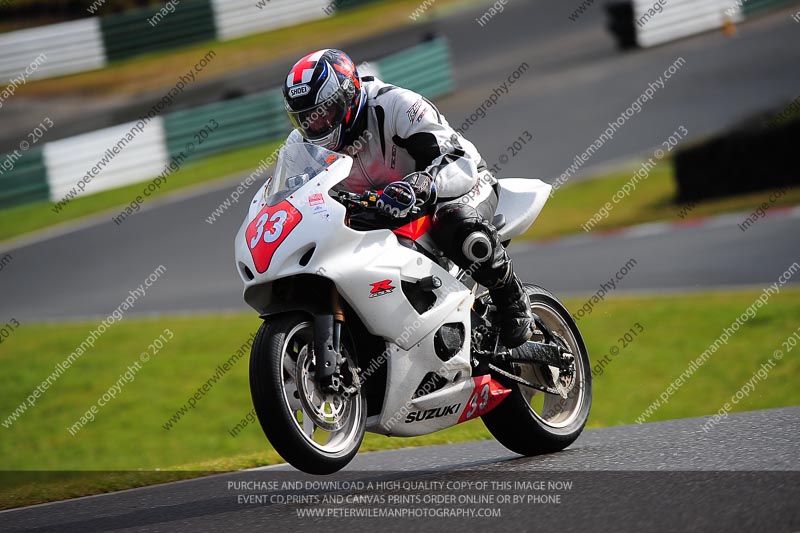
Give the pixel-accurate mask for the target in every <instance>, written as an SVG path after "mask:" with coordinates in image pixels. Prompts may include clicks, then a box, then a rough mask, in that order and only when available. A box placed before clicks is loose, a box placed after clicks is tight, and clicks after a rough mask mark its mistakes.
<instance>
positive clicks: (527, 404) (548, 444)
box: [483, 284, 592, 455]
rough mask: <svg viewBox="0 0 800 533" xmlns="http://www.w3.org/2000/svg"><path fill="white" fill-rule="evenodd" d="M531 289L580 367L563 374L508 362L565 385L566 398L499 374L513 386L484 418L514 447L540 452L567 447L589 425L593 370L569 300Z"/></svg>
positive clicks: (529, 377)
mask: <svg viewBox="0 0 800 533" xmlns="http://www.w3.org/2000/svg"><path fill="white" fill-rule="evenodd" d="M525 290H526V292H527V293H528V299H529V300H530V305H531V310H532V311H533V312H534V313H536V314H537V315H538V316H539V318H541V319H542V322H544V323H545V325H547V327H548V328H550V330H551V331H552V332H553V333H555V334H556V335H557V336H558V337H559V340H560V341H561V342H563V343H564V344H565V345H566V347H567V348H568V349H569V350H570V353H572V354H573V355H574V356H575V372H574V374H573V375H572V376H571V377H569V378H564V377H559V373H558V369H556V368H555V367H550V366H547V365H541V364H540V365H531V364H517V363H513V364H512V365H510V368H508V370H510V371H511V372H512V373H514V374H516V375H518V376H520V377H522V378H524V379H525V380H526V381H528V382H531V383H535V384H539V385H543V386H547V387H551V388H552V387H554V386H555V387H556V388H562V389H563V390H564V391H565V392H566V398H563V397H562V396H560V395H555V394H548V393H545V392H542V391H539V390H536V389H533V388H531V387H528V386H525V385H523V384H521V383H518V382H515V381H513V380H511V379H509V378H507V377H504V376H497V379H498V381H500V382H501V383H503V384H504V385H506V386H507V387H508V388H510V389H512V392H511V394H510V395H509V396H508V398H506V399H505V401H503V403H501V404H500V405H499V406H498V407H497V408H495V409H494V410H493V411H491V412H489V413H487V414H486V415H484V416H483V421H484V423H485V424H486V427H487V428H488V429H489V431H490V432H491V433H492V435H494V437H495V438H496V439H497V440H498V441H499V442H500V443H501V444H503V445H504V446H505V447H506V448H508V449H509V450H511V451H513V452H516V453H519V454H522V455H539V454H543V453H552V452H557V451H561V450H563V449H564V448H566V447H567V446H569V445H570V444H572V443H573V442H574V441H575V439H577V438H578V435H580V434H581V431H583V428H584V426H585V425H586V421H587V419H588V418H589V410H590V408H591V405H592V375H591V367H590V365H589V355H588V353H587V351H586V345H585V344H584V342H583V337H581V333H580V331H578V327H577V325H576V324H575V321H574V320H573V319H572V316H570V314H569V312H568V311H567V309H566V308H565V307H564V305H563V304H562V303H561V302H560V301H559V300H558V299H557V298H556V297H555V296H553V295H552V294H551V293H550V292H548V291H547V290H545V289H543V288H541V287H538V286H536V285H530V284H526V285H525Z"/></svg>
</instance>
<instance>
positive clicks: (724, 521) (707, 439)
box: [0, 407, 800, 533]
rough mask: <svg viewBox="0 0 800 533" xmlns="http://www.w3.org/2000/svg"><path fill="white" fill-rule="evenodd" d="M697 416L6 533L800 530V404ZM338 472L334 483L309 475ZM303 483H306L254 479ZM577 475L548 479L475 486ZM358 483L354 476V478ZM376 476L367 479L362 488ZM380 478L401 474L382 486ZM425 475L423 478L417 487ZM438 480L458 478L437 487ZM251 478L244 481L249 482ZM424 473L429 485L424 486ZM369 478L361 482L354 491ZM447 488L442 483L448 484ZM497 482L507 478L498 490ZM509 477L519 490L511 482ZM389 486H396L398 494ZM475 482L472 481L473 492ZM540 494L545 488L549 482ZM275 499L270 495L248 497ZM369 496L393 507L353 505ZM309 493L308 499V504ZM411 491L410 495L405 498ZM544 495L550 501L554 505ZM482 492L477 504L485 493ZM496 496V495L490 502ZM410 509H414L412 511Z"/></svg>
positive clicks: (131, 494)
mask: <svg viewBox="0 0 800 533" xmlns="http://www.w3.org/2000/svg"><path fill="white" fill-rule="evenodd" d="M709 420H710V419H709V418H708V417H704V418H692V419H682V420H673V421H668V422H658V423H650V424H642V425H632V426H617V427H612V428H606V429H595V430H587V431H585V432H584V433H583V435H581V437H580V438H579V439H578V440H577V441H576V442H575V443H574V444H573V445H572V446H571V447H569V448H568V449H567V450H565V451H563V452H560V453H556V454H551V455H546V456H540V457H531V458H526V457H521V456H518V455H515V454H513V453H510V452H508V451H507V450H506V449H505V448H503V447H502V446H501V445H499V444H498V443H497V442H495V441H481V442H469V443H463V444H452V445H445V446H431V447H426V448H416V449H403V450H396V451H386V452H373V453H365V454H361V455H359V456H358V457H357V458H356V459H355V460H354V461H353V463H351V465H349V466H348V467H347V468H346V469H345V470H343V471H342V472H340V473H338V474H335V475H333V476H328V477H324V478H320V477H312V476H307V475H304V474H300V473H297V472H293V471H292V470H291V469H290V468H289V467H286V466H283V467H277V468H275V467H267V468H265V469H260V470H249V471H244V472H236V473H231V474H223V475H214V476H209V477H204V478H199V479H195V480H189V481H183V482H178V483H170V484H165V485H159V486H153V487H147V488H141V489H134V490H128V491H123V492H118V493H113V494H107V495H101V496H95V497H89V498H81V499H76V500H71V501H65V502H59V503H52V504H45V505H40V506H33V507H28V508H24V509H19V510H12V511H7V512H3V513H0V530H2V531H59V532H65V533H66V532H73V531H74V532H81V533H89V532H94V531H231V530H235V531H304V530H309V529H311V528H313V529H325V530H330V531H362V530H364V531H368V530H375V528H379V529H380V530H381V531H422V530H429V528H431V527H441V528H444V530H446V531H454V530H461V531H478V530H486V529H487V528H497V527H502V528H503V529H507V530H511V531H547V530H552V529H553V528H557V529H558V530H560V531H634V530H635V531H686V530H701V531H770V532H782V531H787V532H791V531H797V529H798V527H800V507H798V506H797V502H798V501H799V500H800V483H798V481H800V471H799V469H798V467H800V460H799V459H800V452H798V450H799V449H800V447H798V446H799V445H800V441H799V440H798V435H800V408H798V407H790V408H782V409H771V410H765V411H752V412H747V413H739V414H731V415H728V417H727V419H725V420H724V421H722V422H721V423H719V424H718V425H715V426H713V427H711V428H710V430H709V431H708V432H707V433H706V432H704V431H703V429H702V427H703V425H704V424H705V423H706V422H708V421H709ZM322 480H324V481H328V482H338V485H337V484H332V485H328V487H329V489H328V490H325V489H320V488H319V486H314V485H306V482H313V481H322ZM255 481H258V482H270V481H273V482H275V481H277V482H279V483H282V482H284V481H295V482H297V481H300V482H302V483H301V486H300V488H299V490H273V489H270V488H266V487H265V486H263V485H262V486H256V485H253V484H250V485H242V484H241V482H255ZM520 481H533V482H537V481H538V482H544V483H545V487H550V485H549V482H562V483H569V482H572V486H571V488H565V487H566V485H561V486H560V489H556V488H555V487H556V486H552V488H545V489H544V490H540V489H531V488H529V489H526V490H523V489H512V490H510V491H509V490H507V488H502V489H501V488H500V487H501V486H500V485H487V487H486V488H484V489H483V490H476V489H479V488H480V486H475V485H473V486H471V487H470V486H468V485H456V484H457V483H462V484H463V483H465V482H473V483H479V482H486V483H491V482H495V483H502V482H512V483H513V482H520ZM346 482H349V483H351V485H350V486H347V485H345V483H346ZM354 482H363V483H364V484H365V485H364V486H363V488H360V487H359V486H358V485H352V483H354ZM369 482H373V483H377V482H394V483H397V484H399V485H384V486H383V488H384V490H380V489H378V488H377V486H375V485H374V486H373V488H372V489H371V490H370V489H368V485H366V484H367V483H369ZM406 482H411V483H414V484H415V485H411V486H408V485H406V486H405V487H406V488H405V489H404V488H403V487H404V485H403V483H406ZM432 482H437V483H443V484H444V485H433V484H431V483H432ZM237 483H238V484H237ZM421 483H428V485H422V484H421ZM354 486H355V487H356V488H355V489H354V488H353V487H354ZM439 487H441V488H439ZM492 487H496V488H495V489H494V490H493V489H492ZM506 487H507V486H506ZM386 489H388V490H386ZM470 489H471V490H470ZM537 490H538V492H536V491H537ZM325 494H328V495H330V494H339V495H341V496H343V497H345V498H347V497H350V498H351V500H350V502H349V503H348V502H347V500H345V503H344V504H322V503H319V504H316V505H315V504H314V503H311V500H306V503H294V504H291V505H287V504H281V503H278V502H275V503H270V502H269V497H270V496H275V495H283V496H288V495H294V496H306V497H308V496H310V495H317V497H319V498H321V497H322V496H323V495H325ZM430 494H440V495H453V496H455V497H456V503H452V502H449V503H436V504H414V503H413V502H412V503H407V504H400V505H392V504H390V503H389V500H388V498H389V496H390V495H406V496H408V495H419V496H420V497H421V498H422V497H424V496H425V495H430ZM481 494H482V495H484V496H485V495H488V494H493V495H494V496H495V498H497V497H498V495H500V494H509V495H513V494H516V495H523V496H525V497H526V499H527V495H530V494H541V495H546V496H551V497H552V496H556V495H560V498H559V500H560V503H555V502H554V500H545V501H549V503H537V501H536V500H534V501H533V502H531V503H527V502H526V503H525V504H519V503H517V504H498V503H497V500H495V501H494V503H488V504H487V503H468V504H460V503H458V499H459V498H461V497H462V496H469V495H472V496H475V495H481ZM258 495H261V496H262V497H263V496H266V497H267V501H263V500H253V499H251V500H248V499H247V498H248V496H258ZM355 495H367V496H371V497H373V498H374V497H376V496H383V497H384V498H386V504H383V505H373V504H369V503H364V502H363V500H362V503H353V500H352V498H353V497H354V496H355ZM295 501H297V500H295ZM395 501H397V500H395ZM541 501H542V500H539V502H541ZM473 502H474V500H473ZM484 502H485V500H484ZM315 508H317V509H318V508H331V509H340V511H339V512H343V511H341V509H350V510H358V509H368V508H396V509H408V510H413V509H415V508H448V509H457V508H462V509H470V508H473V509H478V508H481V509H500V511H501V516H500V517H499V518H498V517H494V518H478V517H470V518H468V517H460V518H459V517H449V518H424V519H423V518H416V517H413V516H410V517H406V518H385V517H384V518H366V517H346V516H338V517H333V516H330V517H326V518H321V517H314V518H311V517H299V516H298V514H297V513H298V510H301V511H302V510H303V509H305V510H308V509H315ZM407 512H410V511H407Z"/></svg>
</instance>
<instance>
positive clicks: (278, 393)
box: [250, 313, 367, 474]
mask: <svg viewBox="0 0 800 533" xmlns="http://www.w3.org/2000/svg"><path fill="white" fill-rule="evenodd" d="M313 344H314V326H313V322H312V321H311V319H310V318H309V317H307V316H305V315H302V314H295V313H293V314H289V315H283V316H280V317H277V318H274V319H268V320H265V321H264V323H263V324H262V325H261V328H260V329H259V331H258V335H257V336H256V339H255V342H254V343H253V348H252V350H251V354H250V393H251V395H252V398H253V405H254V407H255V410H256V414H257V415H258V420H259V422H260V423H261V428H262V429H263V430H264V434H265V435H266V436H267V438H268V439H269V441H270V443H272V445H273V446H274V447H275V450H276V451H277V452H278V453H279V454H280V455H281V457H283V458H284V459H286V460H287V461H288V462H289V463H290V464H291V465H292V466H294V467H295V468H297V469H299V470H302V471H303V472H307V473H309V474H331V473H333V472H336V471H338V470H340V469H342V468H343V467H344V466H345V465H347V463H349V462H350V461H351V460H352V459H353V457H354V456H355V455H356V453H358V448H359V446H361V441H362V439H363V438H364V431H365V427H366V418H367V405H366V400H365V398H364V397H363V396H362V394H361V391H360V390H358V391H357V392H356V393H353V394H350V395H347V394H344V393H342V394H330V393H325V392H322V391H321V390H320V389H319V387H318V386H317V384H316V382H315V380H314V372H315V367H314V357H313V353H312V346H313ZM342 356H343V359H344V361H343V362H342V364H341V374H342V381H343V383H344V385H345V386H348V387H351V386H353V384H354V382H355V377H354V375H355V368H356V359H355V350H354V346H353V343H352V341H351V339H350V336H349V335H347V332H346V331H343V335H342Z"/></svg>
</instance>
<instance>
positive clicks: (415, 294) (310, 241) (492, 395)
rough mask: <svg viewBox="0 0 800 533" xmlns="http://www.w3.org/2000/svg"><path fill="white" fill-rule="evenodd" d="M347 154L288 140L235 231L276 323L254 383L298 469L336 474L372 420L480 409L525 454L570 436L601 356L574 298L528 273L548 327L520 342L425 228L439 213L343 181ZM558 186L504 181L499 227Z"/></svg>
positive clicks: (254, 291) (278, 443) (260, 348)
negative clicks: (405, 207) (577, 315)
mask: <svg viewBox="0 0 800 533" xmlns="http://www.w3.org/2000/svg"><path fill="white" fill-rule="evenodd" d="M352 164H353V160H352V158H351V157H349V156H347V155H344V154H339V153H335V152H331V151H329V150H325V149H323V148H320V147H318V146H314V145H311V144H305V143H300V144H292V145H286V146H284V147H283V148H282V149H281V151H280V154H279V157H278V162H277V166H276V169H275V175H274V176H272V177H271V178H270V179H269V180H268V181H267V183H266V184H265V186H264V187H263V188H262V189H260V190H259V192H258V193H257V194H256V196H255V198H254V199H253V201H252V203H251V204H250V209H249V213H248V215H247V218H246V220H245V221H244V223H243V224H242V227H241V228H240V230H239V233H238V235H237V236H236V263H237V269H238V271H239V274H240V275H241V277H242V280H243V281H244V285H245V289H244V299H245V301H246V302H247V303H248V304H249V305H250V306H251V307H253V308H254V309H255V310H256V311H258V312H259V314H260V316H261V318H263V319H264V323H263V324H262V326H261V328H260V329H259V332H258V335H257V336H256V339H255V342H254V343H253V347H252V352H251V356H250V389H251V394H252V398H253V404H254V406H255V411H256V414H257V415H258V419H259V421H260V423H261V427H262V428H263V430H264V433H265V434H266V436H267V438H268V439H269V441H270V442H271V443H272V445H273V446H274V448H275V449H276V450H277V451H278V453H280V455H281V456H282V457H283V458H284V459H286V460H287V461H288V462H289V463H291V464H292V465H293V466H295V467H296V468H298V469H299V470H302V471H304V472H308V473H312V474H330V473H333V472H336V471H338V470H340V469H341V468H343V467H344V466H345V465H347V464H348V463H349V462H350V461H351V460H352V459H353V457H354V456H355V454H356V453H357V452H358V449H359V446H360V445H361V441H362V439H363V437H364V433H365V432H366V431H370V432H373V433H379V434H383V435H388V436H402V437H410V436H417V435H423V434H426V433H431V432H434V431H438V430H441V429H445V428H448V427H450V426H453V425H455V424H460V423H462V422H466V421H469V420H473V419H475V418H478V417H480V418H482V419H483V422H484V423H485V424H486V427H487V428H488V429H489V431H490V432H491V433H492V435H494V436H495V438H497V440H498V441H500V442H501V443H502V444H503V445H505V446H506V447H507V448H508V449H510V450H512V451H514V452H516V453H519V454H522V455H537V454H542V453H549V452H555V451H559V450H562V449H564V448H565V447H567V446H569V445H570V444H571V443H572V442H573V441H575V439H577V438H578V435H579V434H580V433H581V431H582V430H583V427H584V426H585V424H586V420H587V418H588V416H589V409H590V406H591V400H592V384H591V370H590V364H589V357H588V354H587V351H586V346H585V345H584V342H583V339H582V337H581V334H580V332H579V331H578V328H577V326H576V325H575V322H574V321H573V319H572V317H571V316H570V314H569V312H568V311H567V310H566V309H565V308H564V306H563V305H562V304H561V303H560V302H559V301H558V300H557V299H556V298H555V297H554V296H553V295H552V294H550V293H549V292H548V291H546V290H544V289H542V288H540V287H537V286H535V285H526V290H527V292H528V296H529V299H530V305H531V309H532V311H533V313H534V315H535V323H536V328H535V331H534V335H533V337H532V339H531V341H529V342H527V343H526V344H524V345H523V346H521V347H520V348H517V349H514V350H508V349H506V348H505V347H503V346H502V345H501V344H500V342H499V340H498V332H499V327H497V326H496V325H495V316H496V313H497V310H496V308H495V306H494V305H493V304H492V301H491V298H490V297H489V295H488V292H486V291H485V290H480V288H479V286H478V285H477V284H476V283H475V282H474V281H473V280H472V279H471V278H470V274H471V272H470V271H469V269H467V270H462V269H460V268H458V267H457V266H455V265H453V264H452V263H451V262H450V261H449V260H447V258H445V257H444V256H443V254H442V253H441V252H439V251H438V250H437V249H436V247H435V246H434V245H433V242H432V240H431V239H430V237H429V235H428V234H427V230H428V229H429V228H430V215H429V214H426V213H424V212H421V211H419V210H415V211H414V212H413V214H412V215H410V216H409V217H408V218H407V219H405V220H402V221H400V222H395V221H392V220H389V219H388V218H387V217H385V216H383V215H381V214H380V213H379V211H380V210H379V209H378V207H377V204H378V203H379V202H380V198H379V196H378V194H377V193H376V192H370V191H368V192H366V193H364V194H353V193H349V192H344V191H337V190H336V188H335V186H336V185H337V184H338V183H340V182H341V181H343V180H344V179H345V178H346V177H347V176H348V175H349V172H350V168H351V166H352ZM550 189H551V188H550V186H549V185H547V184H545V183H543V182H541V181H539V180H532V179H517V178H513V179H501V180H499V204H498V208H497V213H498V215H497V216H495V219H494V221H493V222H494V224H495V226H496V227H497V229H498V232H499V234H500V236H501V239H502V240H503V241H504V244H506V245H507V244H508V241H510V239H512V238H514V237H517V236H519V235H521V234H522V233H524V232H525V231H526V230H527V229H528V228H529V227H530V226H531V224H532V223H533V221H534V219H535V218H536V217H537V216H538V214H539V212H540V211H541V210H542V207H543V206H544V203H545V202H546V201H547V198H548V195H549V193H550Z"/></svg>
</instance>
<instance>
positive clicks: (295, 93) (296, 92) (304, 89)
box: [289, 85, 311, 98]
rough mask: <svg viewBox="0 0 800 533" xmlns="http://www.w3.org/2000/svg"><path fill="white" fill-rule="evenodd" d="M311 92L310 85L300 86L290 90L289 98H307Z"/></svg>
mask: <svg viewBox="0 0 800 533" xmlns="http://www.w3.org/2000/svg"><path fill="white" fill-rule="evenodd" d="M309 92H311V87H309V86H308V85H298V86H297V87H292V88H291V89H289V96H291V97H292V98H297V97H299V96H305V95H307V94H308V93H309Z"/></svg>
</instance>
